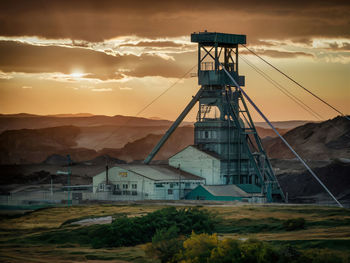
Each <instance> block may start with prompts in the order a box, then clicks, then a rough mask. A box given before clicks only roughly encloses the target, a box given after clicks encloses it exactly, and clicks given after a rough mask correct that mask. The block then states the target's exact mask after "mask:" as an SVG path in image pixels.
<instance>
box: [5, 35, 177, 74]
mask: <svg viewBox="0 0 350 263" xmlns="http://www.w3.org/2000/svg"><path fill="white" fill-rule="evenodd" d="M0 57H1V60H0V71H3V72H25V73H42V72H61V73H65V74H70V73H71V72H72V71H73V70H74V69H81V70H82V71H83V72H85V73H89V74H90V75H88V76H87V77H90V78H98V79H101V80H106V79H117V78H120V77H121V74H122V73H123V74H126V75H129V76H136V77H144V76H163V77H179V76H181V75H182V74H183V68H182V67H183V66H184V65H183V63H184V62H182V63H178V62H177V61H174V60H165V59H162V58H160V57H159V56H153V55H147V54H144V55H141V56H135V55H124V56H121V55H118V56H110V55H107V54H105V53H103V52H98V51H93V50H89V49H84V48H65V47H57V46H33V45H28V44H22V43H18V42H15V41H0ZM125 69H127V70H128V71H124V70H125Z"/></svg>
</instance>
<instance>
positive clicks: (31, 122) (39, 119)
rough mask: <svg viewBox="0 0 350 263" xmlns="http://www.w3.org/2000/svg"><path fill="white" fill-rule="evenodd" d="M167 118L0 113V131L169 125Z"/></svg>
mask: <svg viewBox="0 0 350 263" xmlns="http://www.w3.org/2000/svg"><path fill="white" fill-rule="evenodd" d="M171 123H172V122H171V121H168V120H152V119H147V118H141V117H130V116H121V115H116V116H112V117H111V116H104V115H93V116H76V115H72V116H69V115H66V114H65V115H64V117H62V116H61V117H59V116H57V115H56V116H39V115H32V114H25V113H21V114H10V115H6V114H2V115H0V132H2V131H5V130H18V129H40V128H49V127H57V126H67V125H74V126H77V127H96V126H123V127H131V126H137V127H139V126H170V125H171Z"/></svg>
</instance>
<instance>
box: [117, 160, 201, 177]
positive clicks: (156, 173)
mask: <svg viewBox="0 0 350 263" xmlns="http://www.w3.org/2000/svg"><path fill="white" fill-rule="evenodd" d="M116 167H120V168H123V169H125V170H128V171H130V172H134V173H137V174H139V175H141V176H144V177H147V178H149V179H152V180H155V181H166V180H170V181H171V180H174V181H178V180H179V179H181V180H204V179H203V178H202V177H200V176H196V175H193V174H190V173H187V172H184V171H181V170H179V169H176V168H174V167H171V166H169V165H146V164H120V165H116Z"/></svg>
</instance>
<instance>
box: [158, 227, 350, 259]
mask: <svg viewBox="0 0 350 263" xmlns="http://www.w3.org/2000/svg"><path fill="white" fill-rule="evenodd" d="M164 237H165V236H164ZM167 242H169V244H170V243H171V241H169V240H168V241H167ZM179 244H181V243H177V246H178V247H179V246H180V245H179ZM158 253H159V254H157V257H158V258H159V259H161V262H183V263H201V262H205V263H233V262H235V263H236V262H237V263H270V262H276V263H342V262H346V261H343V259H342V258H340V257H339V256H337V255H336V254H335V253H333V252H331V251H329V250H327V249H312V250H303V251H298V250H296V249H295V248H293V247H291V246H285V247H280V246H276V245H272V244H269V243H267V242H263V241H259V240H247V241H239V240H233V239H223V240H219V239H218V238H217V236H216V234H214V235H208V234H195V233H192V235H191V236H190V237H189V238H187V239H186V240H185V241H184V242H183V245H182V247H180V249H179V250H178V252H177V253H175V252H174V249H173V250H171V253H169V251H166V250H162V251H161V250H158ZM162 253H166V255H167V257H162V255H163V254H162Z"/></svg>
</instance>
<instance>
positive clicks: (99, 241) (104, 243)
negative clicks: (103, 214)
mask: <svg viewBox="0 0 350 263" xmlns="http://www.w3.org/2000/svg"><path fill="white" fill-rule="evenodd" d="M215 225H216V221H215V218H214V216H213V215H212V214H210V213H209V212H208V211H206V210H199V209H197V208H188V209H179V210H177V209H176V208H174V207H169V208H164V209H161V210H157V211H155V212H152V213H149V214H147V215H145V216H141V217H131V218H128V217H126V216H122V217H119V218H116V219H115V220H114V221H113V222H112V224H108V225H93V226H89V227H81V228H77V229H59V230H55V231H50V232H46V233H42V234H40V235H36V236H33V237H28V238H26V239H24V240H22V242H26V243H30V242H37V243H49V244H65V243H72V244H74V243H77V244H80V245H91V246H92V247H93V248H102V247H120V246H134V245H137V244H142V243H146V242H150V241H151V240H152V237H153V236H154V234H155V233H156V232H157V231H158V230H161V229H169V228H171V227H176V228H177V229H178V233H177V234H179V235H181V234H183V235H188V234H190V233H191V232H192V231H195V232H196V233H204V232H205V233H212V232H213V231H214V230H215Z"/></svg>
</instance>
